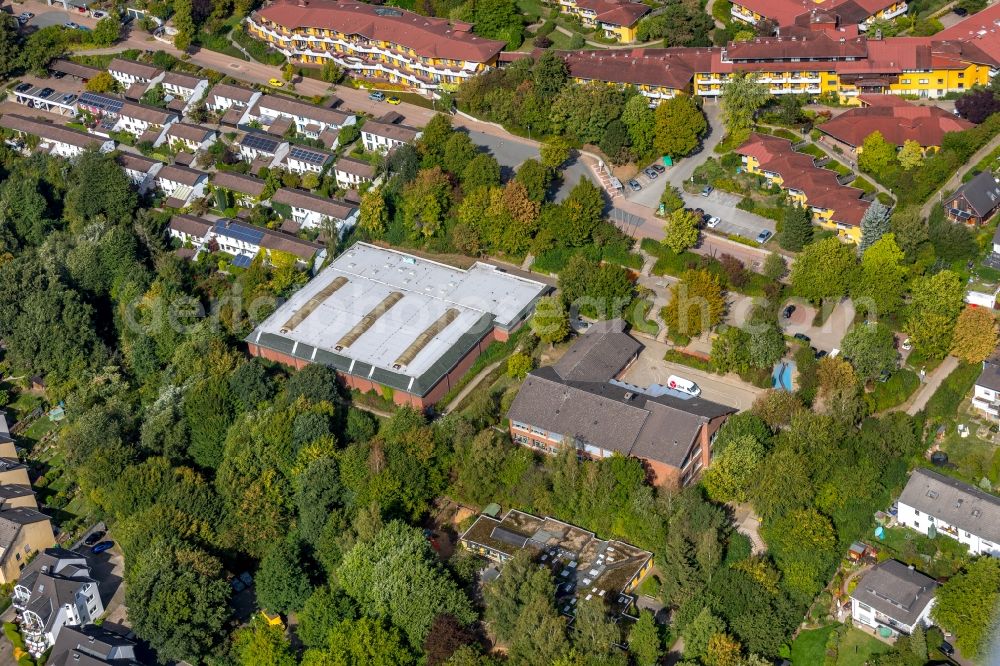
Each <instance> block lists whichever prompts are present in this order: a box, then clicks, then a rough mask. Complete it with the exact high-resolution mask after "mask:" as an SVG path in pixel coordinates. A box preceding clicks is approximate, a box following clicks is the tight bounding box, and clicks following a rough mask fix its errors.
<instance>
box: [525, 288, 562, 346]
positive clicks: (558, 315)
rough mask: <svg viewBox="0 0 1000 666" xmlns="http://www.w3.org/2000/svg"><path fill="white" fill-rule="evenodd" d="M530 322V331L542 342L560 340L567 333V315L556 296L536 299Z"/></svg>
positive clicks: (552, 342)
mask: <svg viewBox="0 0 1000 666" xmlns="http://www.w3.org/2000/svg"><path fill="white" fill-rule="evenodd" d="M530 323H531V331H532V332H533V333H534V334H535V335H537V336H538V339H539V340H541V341H542V342H547V343H549V344H554V343H556V342H562V341H563V340H565V339H566V336H568V335H569V316H568V315H567V313H566V308H565V306H564V305H563V302H562V300H561V299H560V298H557V297H556V296H545V297H543V298H540V299H538V303H537V304H536V305H535V314H534V315H532V317H531V322H530Z"/></svg>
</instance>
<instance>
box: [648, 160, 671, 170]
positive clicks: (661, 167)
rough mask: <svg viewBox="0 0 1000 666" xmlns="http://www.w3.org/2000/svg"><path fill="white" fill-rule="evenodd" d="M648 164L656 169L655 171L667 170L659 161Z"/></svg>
mask: <svg viewBox="0 0 1000 666" xmlns="http://www.w3.org/2000/svg"><path fill="white" fill-rule="evenodd" d="M649 166H650V167H652V168H654V169H656V171H657V173H664V172H665V171H666V170H667V167H665V166H663V165H662V164H660V163H659V162H657V163H656V164H650V165H649Z"/></svg>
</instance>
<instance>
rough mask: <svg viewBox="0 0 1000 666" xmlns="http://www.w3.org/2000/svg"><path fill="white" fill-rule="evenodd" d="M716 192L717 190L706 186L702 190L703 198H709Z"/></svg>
mask: <svg viewBox="0 0 1000 666" xmlns="http://www.w3.org/2000/svg"><path fill="white" fill-rule="evenodd" d="M714 190H715V188H714V187H712V186H711V185H706V186H705V187H703V188H701V196H703V197H707V196H708V195H709V194H711V193H712V192H713V191H714Z"/></svg>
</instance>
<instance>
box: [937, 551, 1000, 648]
mask: <svg viewBox="0 0 1000 666" xmlns="http://www.w3.org/2000/svg"><path fill="white" fill-rule="evenodd" d="M935 600H936V601H935V604H934V608H932V609H931V619H933V620H934V622H935V623H936V624H938V625H940V626H941V627H942V628H943V629H945V630H946V631H950V632H951V633H953V634H954V635H955V645H956V647H958V649H959V650H961V651H962V654H963V655H964V656H965V657H967V658H970V659H981V658H983V657H984V656H985V655H986V652H987V650H988V648H989V647H990V645H991V643H992V642H993V640H994V639H995V637H996V635H997V630H998V629H1000V560H997V559H995V558H992V557H980V558H978V559H976V560H973V561H972V562H970V563H969V564H968V565H967V566H966V567H965V569H964V570H963V571H962V572H961V573H959V574H958V575H956V576H953V577H952V578H950V579H949V580H948V582H947V583H945V584H944V585H942V586H941V587H940V588H939V589H938V591H937V594H936V595H935Z"/></svg>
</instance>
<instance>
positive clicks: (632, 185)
mask: <svg viewBox="0 0 1000 666" xmlns="http://www.w3.org/2000/svg"><path fill="white" fill-rule="evenodd" d="M628 186H629V189H630V190H632V191H633V192H638V191H639V190H641V189H642V185H640V184H639V181H637V180H636V179H635V178H629V179H628Z"/></svg>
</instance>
